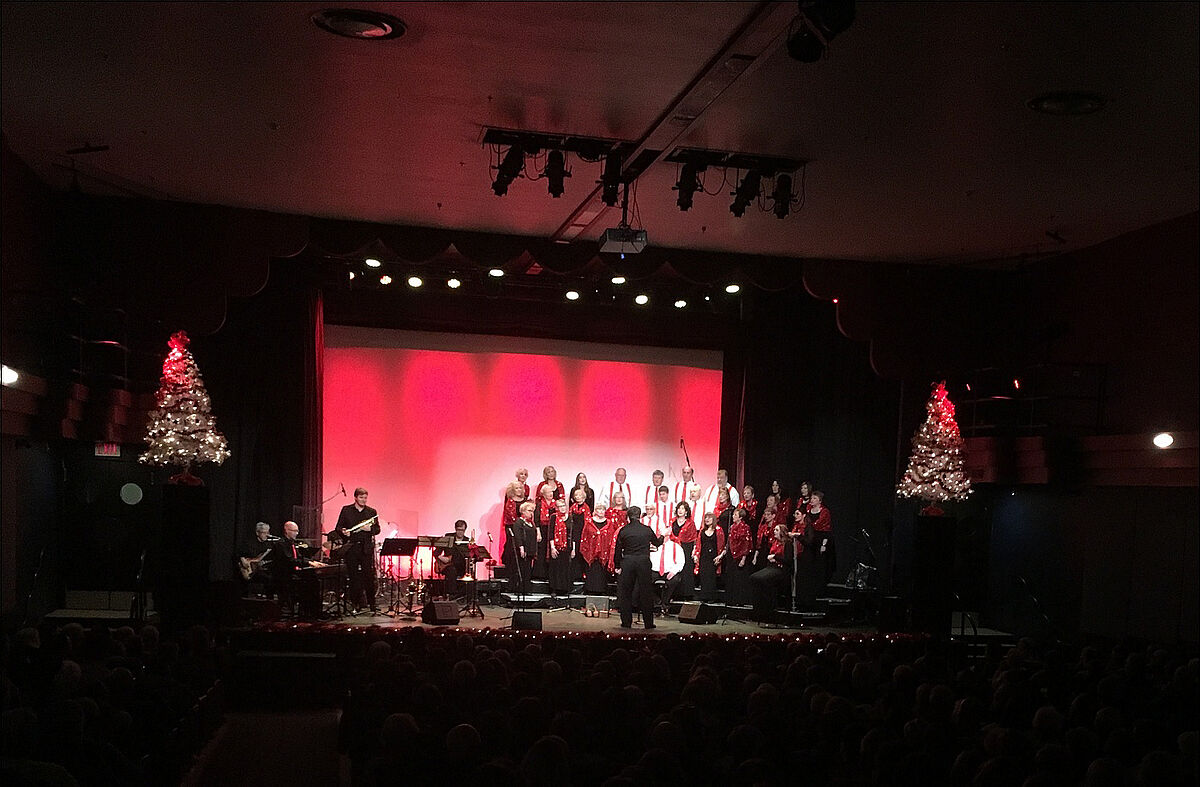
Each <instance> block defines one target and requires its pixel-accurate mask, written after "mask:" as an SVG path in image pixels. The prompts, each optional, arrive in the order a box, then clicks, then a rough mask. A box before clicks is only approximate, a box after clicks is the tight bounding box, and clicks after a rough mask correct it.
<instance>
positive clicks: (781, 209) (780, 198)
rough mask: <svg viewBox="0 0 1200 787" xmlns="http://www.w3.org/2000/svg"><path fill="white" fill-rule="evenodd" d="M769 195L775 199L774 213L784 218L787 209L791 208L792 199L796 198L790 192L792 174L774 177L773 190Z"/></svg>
mask: <svg viewBox="0 0 1200 787" xmlns="http://www.w3.org/2000/svg"><path fill="white" fill-rule="evenodd" d="M771 196H772V198H773V199H774V200H775V215H776V216H777V217H779V218H781V219H786V218H787V215H788V211H789V210H791V209H792V201H793V200H794V199H795V198H796V197H795V195H794V194H792V176H791V175H780V176H779V177H777V178H775V192H774V193H773V194H772V195H771Z"/></svg>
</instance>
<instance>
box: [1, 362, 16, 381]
mask: <svg viewBox="0 0 1200 787" xmlns="http://www.w3.org/2000/svg"><path fill="white" fill-rule="evenodd" d="M20 377H21V375H19V374H17V370H16V369H10V368H8V367H7V366H5V365H4V364H0V382H2V383H3V384H4V385H12V384H13V383H15V382H16V381H17V380H19V379H20Z"/></svg>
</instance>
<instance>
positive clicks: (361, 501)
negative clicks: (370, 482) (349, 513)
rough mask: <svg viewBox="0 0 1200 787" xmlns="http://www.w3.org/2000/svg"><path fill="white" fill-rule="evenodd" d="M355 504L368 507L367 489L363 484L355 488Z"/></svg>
mask: <svg viewBox="0 0 1200 787" xmlns="http://www.w3.org/2000/svg"><path fill="white" fill-rule="evenodd" d="M354 505H356V506H358V507H359V508H366V507H367V490H366V489H364V488H363V487H361V486H360V487H356V488H355V489H354Z"/></svg>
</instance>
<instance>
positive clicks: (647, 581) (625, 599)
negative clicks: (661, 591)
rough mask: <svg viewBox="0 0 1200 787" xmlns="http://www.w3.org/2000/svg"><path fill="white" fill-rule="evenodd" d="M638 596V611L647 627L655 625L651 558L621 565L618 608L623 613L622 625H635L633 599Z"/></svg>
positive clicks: (634, 560)
mask: <svg viewBox="0 0 1200 787" xmlns="http://www.w3.org/2000/svg"><path fill="white" fill-rule="evenodd" d="M635 592H636V594H637V599H638V609H639V610H641V613H642V622H644V623H645V624H646V626H653V625H654V569H653V567H651V565H650V558H649V557H639V558H632V559H629V560H625V561H623V562H622V564H621V576H620V577H618V578H617V608H618V609H619V610H620V611H621V625H622V626H626V627H628V626H632V625H633V597H634V593H635Z"/></svg>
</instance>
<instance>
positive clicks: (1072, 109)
mask: <svg viewBox="0 0 1200 787" xmlns="http://www.w3.org/2000/svg"><path fill="white" fill-rule="evenodd" d="M1105 103H1106V102H1105V101H1104V99H1103V98H1102V97H1100V96H1098V95H1096V94H1095V93H1083V92H1080V91H1077V90H1055V91H1052V92H1050V93H1042V94H1041V95H1040V96H1034V97H1033V98H1031V99H1029V100H1028V101H1026V102H1025V106H1027V107H1029V108H1030V109H1032V110H1033V111H1034V112H1041V113H1042V114H1044V115H1090V114H1092V113H1093V112H1099V111H1100V110H1101V109H1104V105H1105Z"/></svg>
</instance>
